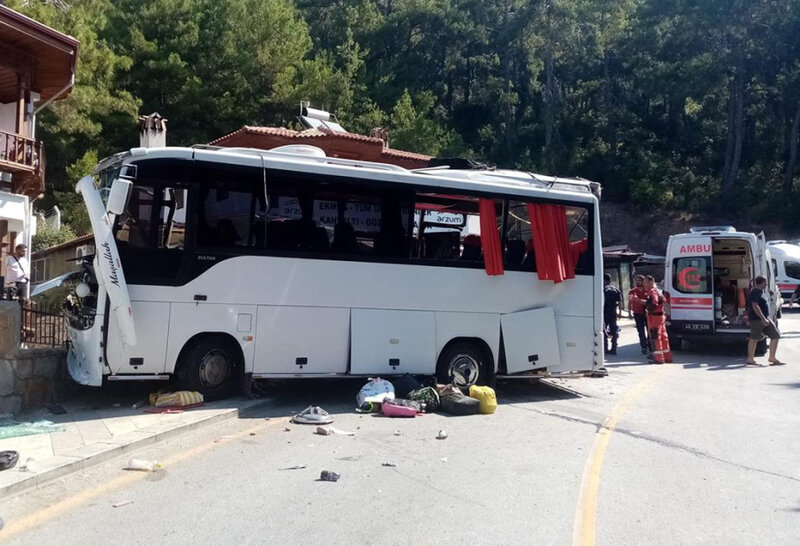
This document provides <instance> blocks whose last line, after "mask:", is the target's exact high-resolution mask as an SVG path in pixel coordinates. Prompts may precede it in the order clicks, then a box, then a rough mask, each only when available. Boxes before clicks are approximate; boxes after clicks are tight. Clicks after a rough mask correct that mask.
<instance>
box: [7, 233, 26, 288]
mask: <svg viewBox="0 0 800 546" xmlns="http://www.w3.org/2000/svg"><path fill="white" fill-rule="evenodd" d="M27 251H28V247H27V246H25V245H17V246H16V247H15V248H14V252H13V253H12V254H9V255H8V256H6V289H8V288H10V287H11V286H16V288H17V297H19V298H24V297H26V296H27V295H28V291H27V289H28V281H29V280H30V277H29V275H30V271H31V266H30V263H29V262H28V258H26V257H25V254H26V252H27Z"/></svg>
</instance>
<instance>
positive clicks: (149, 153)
mask: <svg viewBox="0 0 800 546" xmlns="http://www.w3.org/2000/svg"><path fill="white" fill-rule="evenodd" d="M144 158H147V159H166V158H174V159H197V160H207V161H214V162H224V163H239V164H252V165H256V164H259V163H260V164H262V165H264V166H266V167H272V168H276V169H281V170H300V171H304V172H313V173H319V174H329V175H334V176H342V175H346V176H352V177H355V178H364V177H366V175H367V173H369V177H370V178H378V179H380V180H385V181H390V182H395V183H406V184H422V185H431V184H432V183H434V184H436V185H442V186H446V187H450V188H453V189H458V188H461V189H470V190H478V191H485V192H491V193H501V192H502V193H516V194H527V195H539V196H545V195H547V196H549V197H550V198H554V199H558V198H564V199H576V198H577V200H580V201H592V200H594V199H599V198H600V195H601V187H600V184H599V183H597V182H591V181H589V180H584V179H581V178H560V177H555V176H546V175H541V174H536V173H532V172H524V171H514V170H506V169H474V170H460V169H450V168H448V167H430V168H423V169H415V170H408V169H404V168H403V167H399V166H397V165H391V164H387V163H374V162H369V161H358V160H352V159H341V158H333V157H327V156H326V155H325V153H324V152H323V151H322V150H321V149H319V148H316V147H313V146H307V145H304V146H282V147H280V148H274V149H272V150H260V149H255V148H220V147H215V146H207V145H197V146H193V147H191V148H185V147H164V148H133V149H131V150H130V151H126V152H121V153H118V154H115V155H113V156H110V157H108V158H106V159H104V160H102V161H101V162H100V163H99V164H98V165H97V167H96V168H95V170H94V172H95V173H97V172H100V171H102V170H105V169H106V168H108V167H111V166H113V165H117V164H119V163H121V162H124V161H126V160H141V159H144Z"/></svg>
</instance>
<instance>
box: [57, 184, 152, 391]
mask: <svg viewBox="0 0 800 546" xmlns="http://www.w3.org/2000/svg"><path fill="white" fill-rule="evenodd" d="M130 186H131V183H130V182H129V181H127V180H125V179H123V178H117V179H115V180H114V181H113V183H112V184H111V188H110V192H109V194H108V199H107V204H106V205H104V204H103V199H102V197H101V196H100V192H99V191H98V189H97V188H96V186H95V181H94V178H93V177H91V176H86V177H84V178H83V179H81V181H80V182H78V185H77V187H76V191H77V192H78V193H80V194H81V196H82V197H83V200H84V203H85V204H86V210H87V212H88V214H89V219H90V221H91V225H92V232H93V233H94V239H95V247H96V249H97V251H96V253H95V255H94V256H87V257H85V258H84V259H83V261H82V263H81V270H80V271H79V272H78V273H75V274H73V275H72V276H71V277H72V279H73V280H76V281H79V284H78V285H77V286H76V287H75V290H74V291H73V292H72V293H71V294H70V295H69V296H68V298H67V301H66V302H65V303H64V315H65V317H66V319H67V325H68V327H67V330H68V335H69V341H70V343H69V353H68V355H67V364H68V368H69V372H70V375H71V376H72V378H73V379H74V380H75V381H76V382H78V383H80V384H83V385H92V386H100V385H101V384H102V382H103V369H104V367H105V366H106V363H105V354H104V350H103V349H104V347H105V346H106V345H107V336H108V327H107V325H106V319H107V318H108V317H110V316H111V314H113V316H114V318H115V319H116V320H115V322H116V323H117V326H118V333H119V336H120V338H121V341H122V343H123V344H125V345H128V346H134V345H136V331H135V328H134V324H133V314H132V312H131V304H130V298H129V296H128V287H127V285H126V283H125V274H124V272H123V270H122V267H121V263H120V259H119V252H118V250H117V246H116V243H115V241H114V235H113V230H112V226H113V225H114V219H115V217H116V216H117V215H118V214H122V212H123V211H124V209H125V203H126V201H127V197H128V194H129V192H130Z"/></svg>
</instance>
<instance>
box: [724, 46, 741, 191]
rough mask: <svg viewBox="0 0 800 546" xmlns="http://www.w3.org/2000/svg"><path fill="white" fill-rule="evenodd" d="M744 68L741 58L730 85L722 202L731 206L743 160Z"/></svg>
mask: <svg viewBox="0 0 800 546" xmlns="http://www.w3.org/2000/svg"><path fill="white" fill-rule="evenodd" d="M743 71H744V68H743V66H742V59H741V58H739V60H738V62H737V66H736V68H735V69H734V73H733V77H732V78H731V80H730V83H729V90H730V91H729V99H728V141H727V145H726V147H725V167H724V169H723V172H722V202H723V204H724V205H730V204H731V202H732V200H733V195H734V192H735V190H736V178H737V176H738V175H739V163H740V161H741V159H742V137H743V134H744V74H743Z"/></svg>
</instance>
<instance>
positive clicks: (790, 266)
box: [783, 262, 800, 280]
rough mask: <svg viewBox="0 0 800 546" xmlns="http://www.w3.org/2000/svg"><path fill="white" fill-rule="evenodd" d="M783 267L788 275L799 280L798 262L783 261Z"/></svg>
mask: <svg viewBox="0 0 800 546" xmlns="http://www.w3.org/2000/svg"><path fill="white" fill-rule="evenodd" d="M783 267H784V268H785V269H786V275H787V276H788V277H791V278H793V279H798V280H800V262H785V263H784V264H783Z"/></svg>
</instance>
